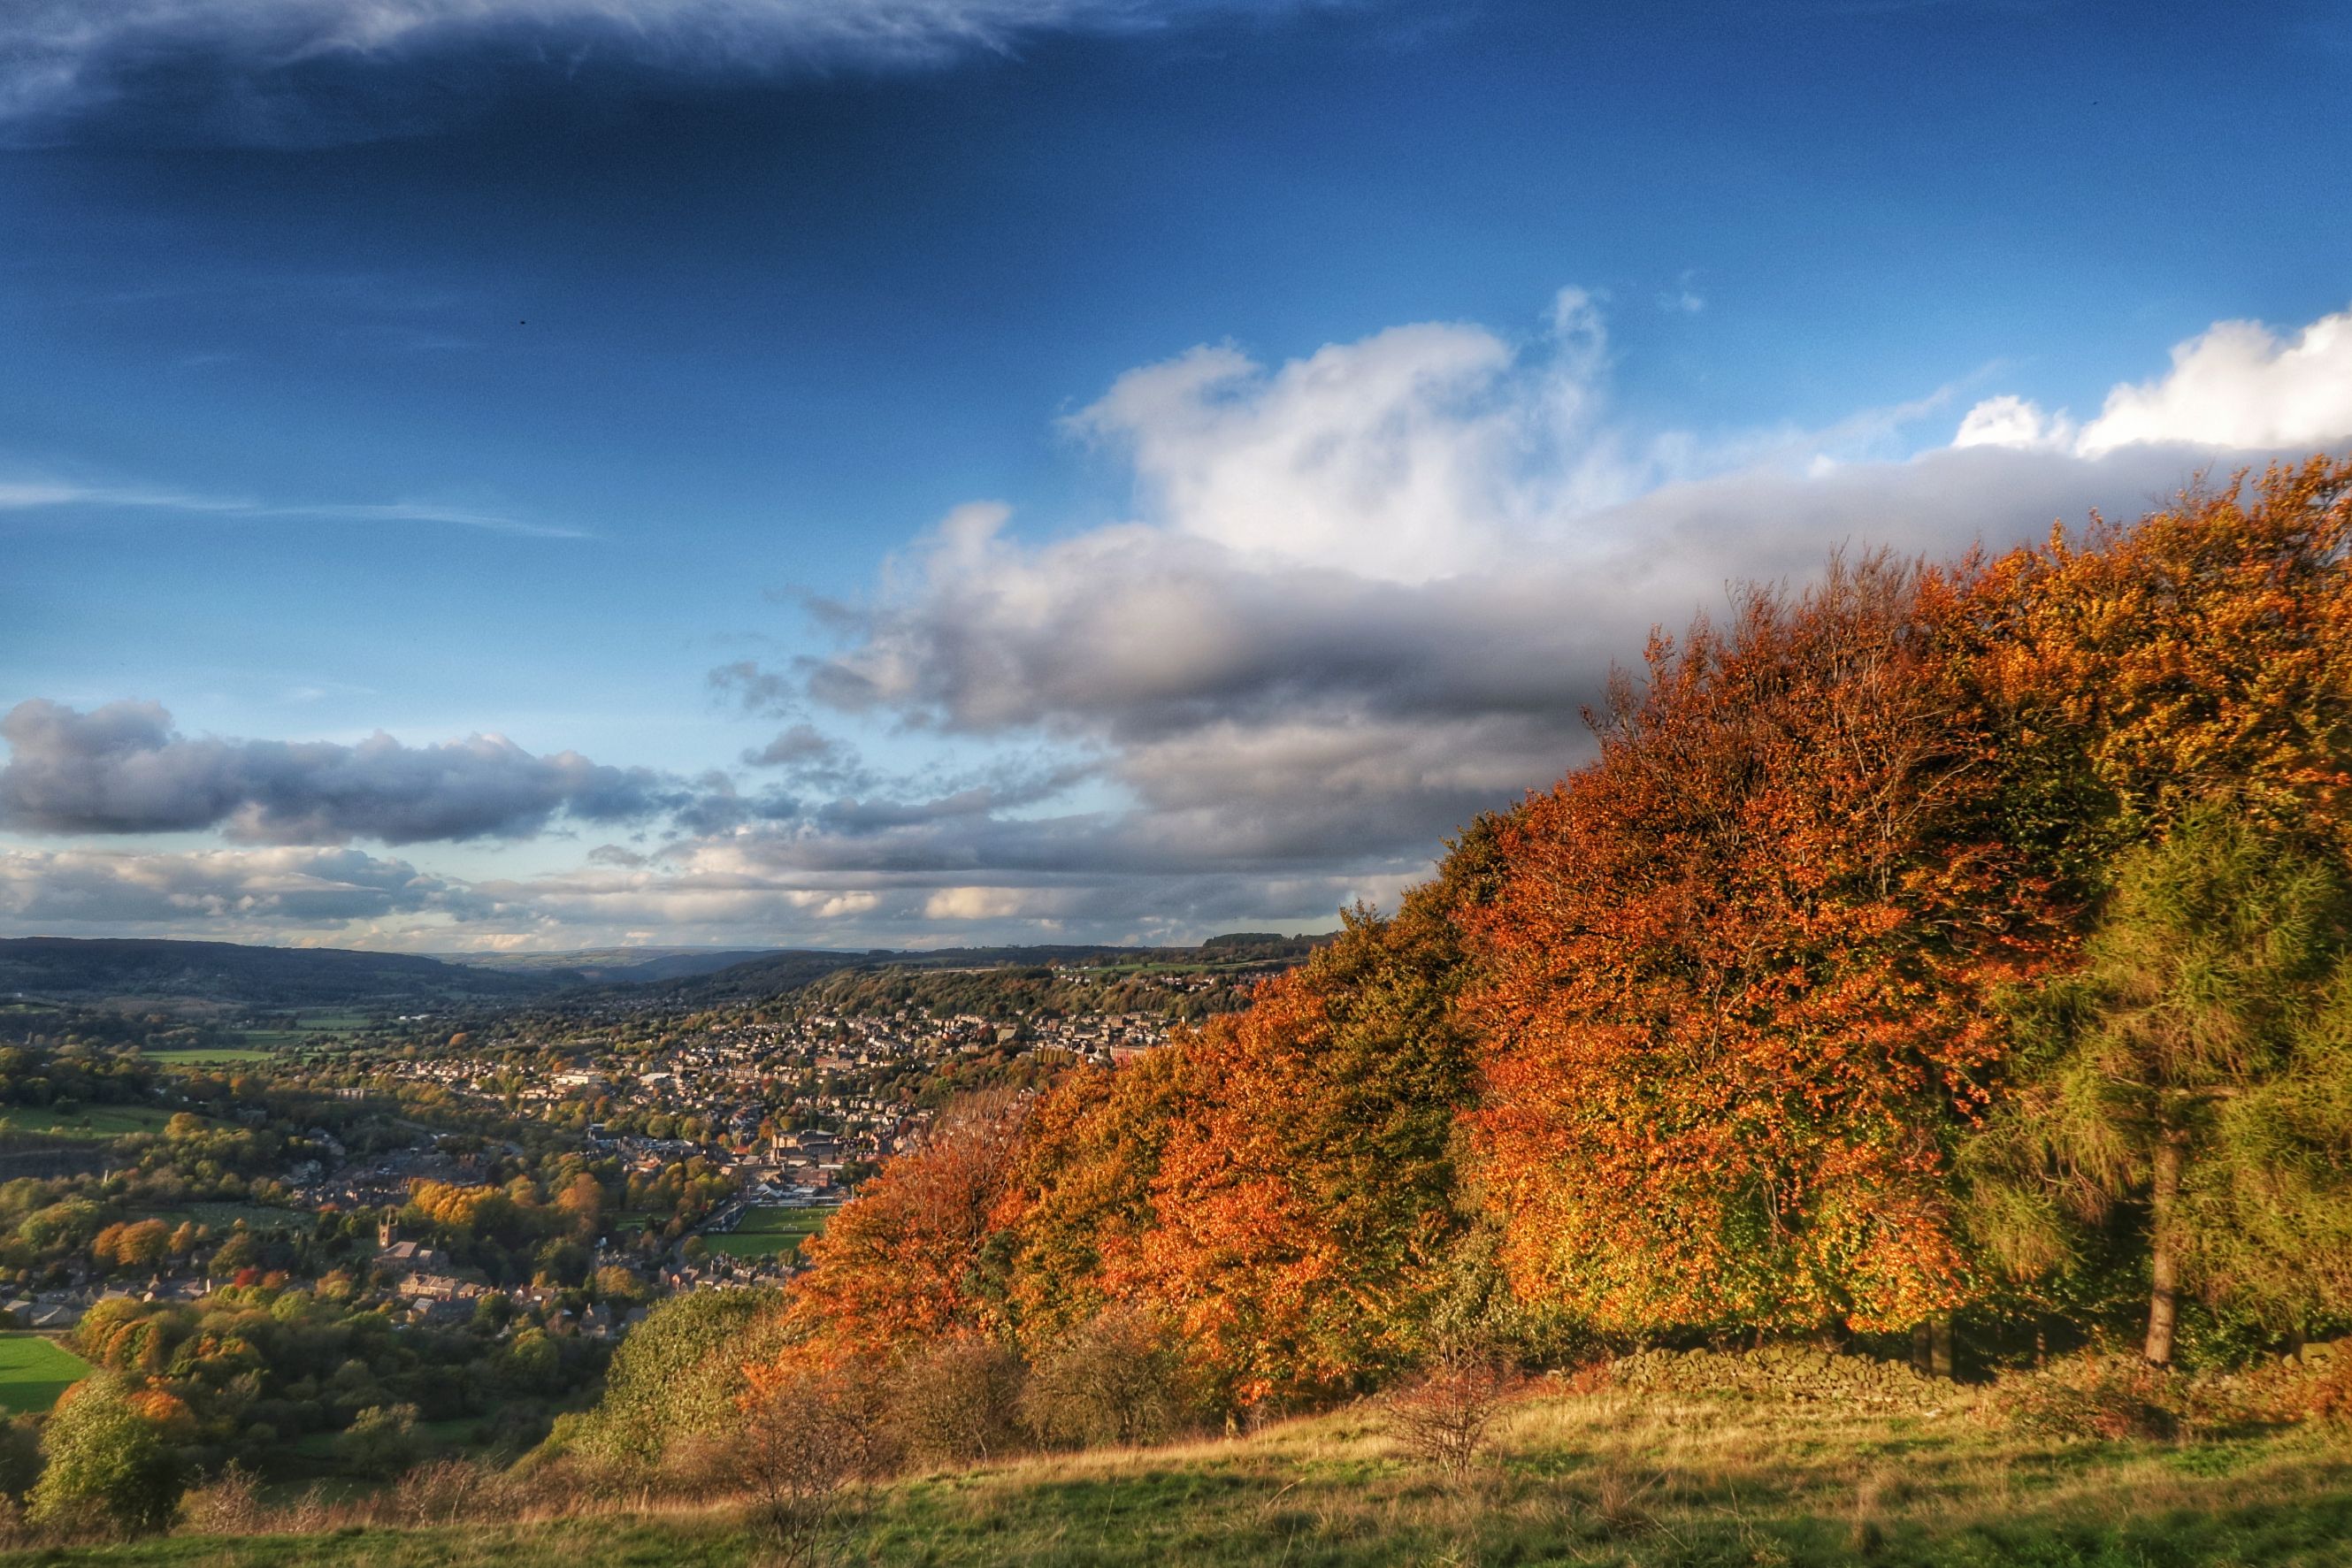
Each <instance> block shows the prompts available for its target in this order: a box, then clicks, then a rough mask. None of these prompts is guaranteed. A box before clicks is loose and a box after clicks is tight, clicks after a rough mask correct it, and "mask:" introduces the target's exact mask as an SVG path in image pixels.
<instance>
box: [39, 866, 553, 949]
mask: <svg viewBox="0 0 2352 1568" xmlns="http://www.w3.org/2000/svg"><path fill="white" fill-rule="evenodd" d="M518 913H520V912H518V911H509V910H506V909H504V908H502V906H501V905H500V904H499V902H498V901H497V900H496V899H494V898H490V897H488V896H485V895H483V894H478V893H476V892H474V891H473V890H471V889H469V888H467V886H466V885H465V884H464V883H459V882H456V881H453V880H450V879H448V878H446V877H439V876H435V875H432V874H430V873H425V872H421V871H419V870H418V869H417V868H416V867H415V866H413V865H410V864H408V863H407V862H403V861H396V860H384V859H380V858H378V857H375V856H372V855H368V854H364V853H362V852H360V851H357V850H317V849H292V848H288V849H268V850H215V851H206V852H198V853H193V854H169V853H165V854H110V853H104V852H97V851H88V850H68V851H58V852H46V851H11V852H0V922H5V925H6V927H7V928H9V929H14V930H22V931H59V930H71V929H80V928H89V929H94V930H99V931H119V930H137V929H139V928H142V927H154V926H163V927H167V928H171V929H173V930H174V931H178V932H182V933H185V934H189V935H207V936H222V935H229V934H248V935H276V934H282V933H283V932H284V931H285V930H286V929H287V928H289V927H294V928H308V929H318V928H330V929H331V928H339V927H346V926H350V925H355V924H362V923H368V922H373V921H378V920H384V919H391V918H404V919H413V918H416V917H420V916H438V917H442V918H445V919H447V920H453V921H474V920H483V919H488V918H491V917H493V916H498V915H509V914H518Z"/></svg>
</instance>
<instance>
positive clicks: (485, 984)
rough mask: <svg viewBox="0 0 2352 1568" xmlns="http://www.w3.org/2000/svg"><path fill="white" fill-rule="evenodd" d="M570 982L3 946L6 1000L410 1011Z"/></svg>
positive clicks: (419, 962) (0, 958) (192, 947)
mask: <svg viewBox="0 0 2352 1568" xmlns="http://www.w3.org/2000/svg"><path fill="white" fill-rule="evenodd" d="M573 980H576V977H573V976H570V975H564V976H562V977H556V976H534V975H524V974H499V973H496V972H493V971H490V970H487V969H478V968H473V967H467V966H462V965H457V964H447V963H444V962H442V961H441V960H440V959H438V958H426V957H420V956H415V955H412V954H405V953H364V952H356V951H352V950H350V949H345V948H336V947H249V946H241V945H239V944H236V943H233V942H176V941H163V940H155V939H148V938H130V937H126V938H102V939H83V938H76V937H66V936H18V937H8V938H0V996H7V995H12V994H20V995H23V996H26V997H36V998H44V999H50V1000H74V1001H84V1002H89V1001H116V1000H137V1001H156V1002H178V1003H205V1004H211V1005H215V1006H223V1007H234V1008H379V1007H380V1008H402V1007H431V1006H436V1005H440V1004H445V1003H448V1002H453V1001H467V1002H481V1001H498V1000H508V999H511V1000H517V1001H520V1000H525V999H528V998H532V997H538V996H543V995H545V994H546V993H547V992H549V991H550V990H552V989H553V988H555V987H556V986H557V985H558V984H561V983H563V982H565V981H573Z"/></svg>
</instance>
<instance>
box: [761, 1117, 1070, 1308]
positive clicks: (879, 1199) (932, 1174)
mask: <svg viewBox="0 0 2352 1568" xmlns="http://www.w3.org/2000/svg"><path fill="white" fill-rule="evenodd" d="M1025 1114H1026V1107H1025V1106H1024V1103H1022V1102H1021V1101H1020V1100H1019V1099H1018V1098H1016V1097H1014V1096H1012V1095H1008V1094H990V1095H983V1096H978V1097H975V1098H974V1099H973V1100H971V1101H967V1102H965V1103H962V1104H961V1105H959V1106H957V1107H955V1108H954V1109H953V1110H952V1111H951V1112H950V1113H949V1114H947V1115H945V1116H942V1117H941V1118H940V1123H939V1124H938V1126H937V1127H935V1128H934V1129H933V1131H932V1133H931V1135H930V1136H929V1138H928V1139H926V1140H925V1142H924V1144H923V1146H922V1148H921V1149H920V1150H919V1152H917V1153H916V1154H913V1155H904V1156H901V1157H900V1158H898V1159H896V1160H893V1161H891V1162H890V1164H889V1165H888V1166H885V1167H884V1168H883V1170H882V1172H881V1174H880V1175H879V1176H876V1177H875V1178H874V1179H873V1180H872V1181H871V1182H869V1183H867V1184H866V1187H865V1189H864V1190H863V1191H861V1192H860V1193H859V1194H858V1196H857V1197H856V1201H854V1202H852V1203H850V1204H848V1205H847V1206H845V1207H844V1208H843V1209H842V1210H841V1212H840V1213H839V1214H837V1215H835V1217H834V1218H833V1220H832V1222H831V1223H830V1224H828V1225H827V1226H826V1227H825V1228H824V1232H823V1234H822V1235H820V1236H817V1237H814V1238H812V1239H810V1240H809V1241H808V1242H807V1243H806V1244H805V1246H804V1255H805V1256H806V1257H807V1258H808V1259H809V1261H810V1269H809V1271H808V1272H807V1273H806V1274H804V1275H803V1276H802V1277H801V1278H800V1279H799V1280H798V1281H795V1283H794V1286H793V1309H792V1310H793V1316H794V1317H795V1318H796V1319H797V1320H799V1322H800V1323H801V1325H802V1326H803V1327H804V1328H806V1329H807V1330H808V1331H809V1337H810V1339H812V1340H813V1341H818V1342H822V1344H823V1345H824V1347H825V1348H826V1349H827V1352H828V1353H831V1352H839V1353H844V1354H863V1353H870V1352H879V1351H884V1350H887V1349H890V1348H893V1347H896V1346H898V1345H901V1344H905V1343H910V1342H914V1341H920V1340H930V1339H937V1338H940V1337H943V1336H947V1335H950V1334H953V1333H959V1332H963V1331H968V1330H971V1329H973V1328H976V1327H979V1326H982V1324H983V1323H984V1322H986V1321H987V1320H988V1318H989V1315H990V1312H991V1308H992V1302H991V1300H990V1296H989V1292H988V1291H987V1290H986V1288H985V1286H984V1284H983V1282H982V1279H981V1277H980V1272H979V1260H980V1250H981V1247H982V1243H984V1242H985V1241H986V1239H988V1235H989V1217H990V1215H991V1213H992V1211H993V1210H994V1209H995V1207H996V1206H997V1204H998V1203H999V1202H1000V1201H1001V1200H1002V1198H1003V1194H1004V1190H1005V1181H1006V1177H1007V1176H1008V1174H1009V1173H1010V1171H1011V1169H1012V1166H1013V1157H1014V1155H1015V1153H1016V1150H1017V1147H1018V1142H1019V1138H1020V1134H1021V1125H1022V1122H1023V1120H1024V1116H1025Z"/></svg>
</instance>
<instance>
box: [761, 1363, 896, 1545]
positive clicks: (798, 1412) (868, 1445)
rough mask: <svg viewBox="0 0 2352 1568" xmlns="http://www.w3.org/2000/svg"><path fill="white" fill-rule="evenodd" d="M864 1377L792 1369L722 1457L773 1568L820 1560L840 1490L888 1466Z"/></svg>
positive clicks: (772, 1383) (771, 1386)
mask: <svg viewBox="0 0 2352 1568" xmlns="http://www.w3.org/2000/svg"><path fill="white" fill-rule="evenodd" d="M873 1387H874V1383H873V1381H872V1380H871V1379H870V1378H864V1377H860V1376H858V1375H856V1370H855V1369H852V1370H847V1371H845V1370H842V1369H837V1368H836V1369H808V1370H793V1371H790V1372H787V1373H782V1374H780V1375H773V1376H771V1377H769V1378H768V1379H766V1380H764V1381H763V1382H762V1383H761V1385H760V1387H759V1389H758V1392H757V1394H756V1395H755V1396H754V1397H753V1398H752V1399H751V1401H750V1402H749V1403H748V1404H747V1406H745V1408H744V1410H743V1413H742V1421H741V1425H740V1430H739V1431H738V1432H737V1433H736V1434H735V1435H734V1436H733V1438H732V1440H731V1441H730V1444H729V1445H728V1447H727V1448H726V1450H725V1452H726V1453H727V1455H728V1457H729V1458H730V1461H731V1464H732V1468H733V1469H734V1472H735V1479H736V1480H737V1481H738V1482H739V1484H740V1485H741V1486H742V1487H743V1488H744V1490H747V1491H749V1492H750V1493H751V1496H752V1498H753V1500H754V1507H753V1510H752V1530H753V1532H754V1534H755V1535H757V1537H758V1538H759V1540H760V1542H761V1546H762V1547H763V1548H764V1550H765V1553H766V1555H765V1561H766V1562H768V1563H772V1564H774V1565H775V1568H798V1565H800V1564H803V1563H813V1562H814V1561H816V1560H817V1559H818V1558H819V1557H820V1556H822V1555H823V1554H824V1543H825V1542H826V1541H827V1540H828V1539H829V1538H830V1537H831V1535H832V1533H833V1530H834V1525H835V1520H836V1519H837V1518H838V1517H839V1514H840V1512H841V1509H842V1503H843V1497H844V1492H845V1489H846V1488H847V1487H848V1485H849V1483H850V1482H852V1481H853V1480H856V1479H859V1478H860V1477H861V1476H862V1475H869V1474H873V1473H876V1472H877V1469H878V1468H879V1466H880V1465H882V1464H884V1463H887V1458H885V1457H884V1456H883V1454H882V1453H881V1452H880V1449H879V1446H878V1442H877V1437H876V1423H875V1421H874V1419H873V1416H874V1410H875V1406H874V1402H873V1400H872V1399H871V1398H870V1397H869V1396H870V1394H871V1391H872V1389H873Z"/></svg>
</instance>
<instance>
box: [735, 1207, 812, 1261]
mask: <svg viewBox="0 0 2352 1568" xmlns="http://www.w3.org/2000/svg"><path fill="white" fill-rule="evenodd" d="M832 1213H833V1210H832V1209H830V1208H754V1209H751V1210H750V1211H749V1212H747V1213H746V1214H745V1215H744V1216H743V1218H742V1219H741V1220H740V1222H739V1223H738V1224H737V1225H736V1227H735V1228H734V1229H733V1230H730V1231H729V1232H727V1233H726V1234H725V1235H722V1236H705V1237H704V1238H703V1240H704V1241H705V1242H707V1243H709V1247H710V1249H711V1250H712V1251H713V1252H720V1253H724V1254H725V1255H726V1256H728V1257H730V1258H772V1257H774V1256H775V1255H776V1254H777V1253H779V1252H785V1251H792V1252H797V1251H799V1249H800V1244H801V1243H802V1241H803V1240H804V1239H807V1238H809V1237H811V1236H814V1235H815V1234H816V1233H817V1232H818V1231H820V1230H823V1229H824V1222H825V1219H826V1218H827V1217H829V1216H830V1215H831V1214H832Z"/></svg>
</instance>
